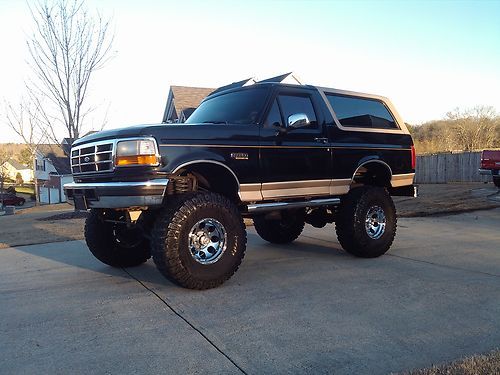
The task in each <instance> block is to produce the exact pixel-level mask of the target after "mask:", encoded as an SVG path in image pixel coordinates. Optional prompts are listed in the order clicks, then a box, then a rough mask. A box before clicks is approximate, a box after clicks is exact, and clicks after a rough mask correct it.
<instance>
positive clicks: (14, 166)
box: [2, 159, 33, 182]
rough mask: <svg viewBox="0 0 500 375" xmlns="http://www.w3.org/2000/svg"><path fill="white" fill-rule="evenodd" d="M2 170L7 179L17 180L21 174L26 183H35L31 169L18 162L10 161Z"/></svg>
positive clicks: (4, 164)
mask: <svg viewBox="0 0 500 375" xmlns="http://www.w3.org/2000/svg"><path fill="white" fill-rule="evenodd" d="M2 170H3V172H4V173H3V174H4V175H5V177H7V178H10V179H11V180H14V181H15V180H16V178H17V174H18V173H19V174H20V175H21V177H22V179H23V181H24V182H30V181H33V171H32V170H31V168H29V167H27V166H25V165H23V164H21V163H19V162H18V161H17V160H14V159H9V160H7V161H6V162H5V163H3V164H2Z"/></svg>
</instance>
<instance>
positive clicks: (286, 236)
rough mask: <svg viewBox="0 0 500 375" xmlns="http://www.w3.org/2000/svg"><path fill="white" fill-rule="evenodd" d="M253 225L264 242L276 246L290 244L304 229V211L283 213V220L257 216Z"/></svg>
mask: <svg viewBox="0 0 500 375" xmlns="http://www.w3.org/2000/svg"><path fill="white" fill-rule="evenodd" d="M253 223H254V226H255V230H256V232H257V234H258V235H259V236H260V237H261V238H262V239H263V240H266V241H268V242H271V243H276V244H285V243H290V242H293V241H295V240H296V239H297V238H298V237H299V236H300V234H301V233H302V230H303V229H304V225H305V218H304V211H303V210H300V211H293V212H288V211H283V212H282V213H281V218H277V219H266V218H265V216H255V217H254V218H253Z"/></svg>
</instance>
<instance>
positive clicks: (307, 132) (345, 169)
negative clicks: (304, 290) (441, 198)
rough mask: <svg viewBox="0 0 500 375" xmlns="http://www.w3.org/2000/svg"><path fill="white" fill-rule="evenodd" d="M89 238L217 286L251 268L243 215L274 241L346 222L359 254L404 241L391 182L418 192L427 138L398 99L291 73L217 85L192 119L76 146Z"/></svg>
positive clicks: (344, 239)
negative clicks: (285, 77)
mask: <svg viewBox="0 0 500 375" xmlns="http://www.w3.org/2000/svg"><path fill="white" fill-rule="evenodd" d="M71 167H72V172H73V176H74V183H70V184H66V185H65V192H66V195H67V197H68V200H69V201H70V202H72V203H73V204H74V205H75V208H76V209H77V210H90V213H89V216H88V218H87V222H86V226H85V239H86V241H87V245H88V247H89V249H90V251H91V252H92V253H93V254H94V255H95V256H96V257H97V258H98V259H99V260H101V261H102V262H104V263H106V264H108V265H110V266H113V267H131V266H137V265H139V264H142V263H143V262H145V261H146V260H148V259H149V258H150V257H151V256H152V257H153V260H154V262H155V264H156V266H157V267H158V269H159V270H160V272H161V273H162V274H163V275H164V276H166V277H167V278H168V279H170V280H172V281H174V282H176V283H178V284H180V285H182V286H184V287H187V288H193V289H207V288H213V287H216V286H218V285H220V284H222V283H223V282H224V281H226V280H227V279H229V278H230V277H231V276H232V275H233V274H234V272H235V271H236V270H237V269H238V267H239V265H240V263H241V260H242V259H243V256H244V254H245V249H246V241H247V238H246V232H245V225H244V221H243V218H244V217H248V218H252V219H253V222H254V224H255V230H256V231H257V233H258V234H259V235H260V236H261V237H262V238H263V239H265V240H267V241H269V242H272V243H281V244H283V243H289V242H292V241H294V240H295V239H296V238H297V237H298V236H299V235H300V234H301V232H302V230H303V228H304V225H305V223H308V224H311V225H313V226H315V227H324V226H325V225H326V224H328V223H335V228H336V232H337V236H338V240H339V242H340V244H341V245H342V247H343V248H344V249H345V250H346V251H347V252H349V253H351V254H353V255H356V256H359V257H366V258H371V257H378V256H380V255H382V254H384V253H385V252H386V251H387V250H388V249H389V247H390V246H391V244H392V242H393V239H394V236H395V233H396V212H395V207H394V203H393V201H392V199H391V195H404V196H414V195H415V194H416V189H415V187H414V185H413V177H414V173H415V151H414V148H413V141H412V138H411V136H410V134H409V133H408V130H407V128H406V126H405V124H404V122H403V121H402V120H401V117H400V116H399V115H398V113H397V112H396V110H395V109H394V107H393V106H392V104H391V103H390V101H389V100H388V99H386V98H383V97H380V96H376V95H368V94H361V93H355V92H348V91H340V90H335V89H328V88H321V87H314V86H306V85H303V86H297V85H286V84H280V83H257V84H254V85H251V86H247V87H242V88H237V89H230V90H226V91H222V92H216V93H214V94H212V95H210V96H208V97H207V98H206V99H205V100H204V101H203V102H202V103H201V105H200V106H199V107H198V109H196V111H195V112H194V113H193V114H192V115H191V116H190V117H189V119H188V120H187V121H186V123H184V124H157V125H142V126H135V127H128V128H123V129H114V130H108V131H102V132H99V133H96V134H92V135H89V136H86V137H83V138H81V139H79V140H77V141H76V142H75V143H74V145H73V148H72V150H71Z"/></svg>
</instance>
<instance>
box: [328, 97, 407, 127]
mask: <svg viewBox="0 0 500 375" xmlns="http://www.w3.org/2000/svg"><path fill="white" fill-rule="evenodd" d="M326 97H327V99H328V101H329V102H330V105H331V106H332V108H333V111H334V112H335V115H336V116H337V119H338V120H339V122H340V124H341V125H342V126H346V127H353V128H375V129H399V128H398V125H397V124H396V121H395V120H394V117H392V115H391V113H390V112H389V110H388V109H387V107H386V106H385V105H384V103H382V102H381V101H379V100H376V99H367V98H358V97H353V96H344V95H334V94H326Z"/></svg>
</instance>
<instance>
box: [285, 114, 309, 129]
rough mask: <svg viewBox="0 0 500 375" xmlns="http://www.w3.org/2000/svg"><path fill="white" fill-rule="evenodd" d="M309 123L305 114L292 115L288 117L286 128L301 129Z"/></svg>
mask: <svg viewBox="0 0 500 375" xmlns="http://www.w3.org/2000/svg"><path fill="white" fill-rule="evenodd" d="M310 124H311V121H309V118H308V117H307V115H306V114H305V113H294V114H293V115H290V116H288V127H289V128H292V129H296V128H303V127H305V126H309V125H310Z"/></svg>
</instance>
